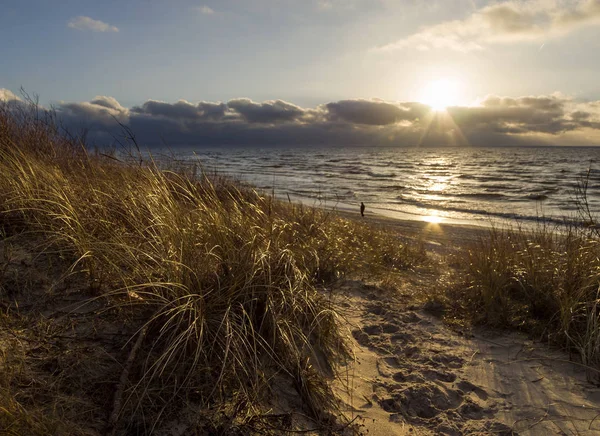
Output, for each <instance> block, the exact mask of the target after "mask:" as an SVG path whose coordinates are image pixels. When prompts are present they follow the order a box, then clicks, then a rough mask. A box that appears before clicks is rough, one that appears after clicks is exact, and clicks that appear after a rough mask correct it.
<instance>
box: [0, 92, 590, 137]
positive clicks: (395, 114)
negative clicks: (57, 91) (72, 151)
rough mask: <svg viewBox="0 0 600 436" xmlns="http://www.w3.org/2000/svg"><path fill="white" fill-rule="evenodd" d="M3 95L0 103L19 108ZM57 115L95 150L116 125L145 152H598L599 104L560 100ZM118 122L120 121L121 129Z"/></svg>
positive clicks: (116, 133) (186, 107)
mask: <svg viewBox="0 0 600 436" xmlns="http://www.w3.org/2000/svg"><path fill="white" fill-rule="evenodd" d="M14 98H16V96H15V95H14V94H13V93H12V92H11V91H9V90H7V89H0V100H4V103H5V104H6V105H7V106H10V104H12V103H14V104H13V107H15V108H17V107H19V106H18V105H17V103H21V102H20V101H17V100H14ZM55 110H56V114H57V116H58V117H59V119H60V120H61V122H62V125H64V126H65V127H67V128H68V129H69V130H71V131H72V132H73V133H77V132H80V131H82V130H85V131H86V132H87V137H88V139H91V140H92V141H96V144H97V145H103V144H105V145H108V144H110V143H111V141H113V140H114V139H112V138H119V137H120V136H121V135H122V133H121V127H120V126H119V124H118V122H120V123H123V124H125V125H127V126H129V127H130V128H131V129H132V131H133V132H134V133H135V134H136V136H137V139H138V141H139V143H140V144H142V145H145V146H154V145H158V146H160V145H163V144H164V143H167V144H170V145H172V146H202V145H211V146H219V145H223V146H225V145H236V146H244V145H259V146H267V145H329V146H347V145H385V146H415V145H421V146H428V145H432V146H443V145H456V144H463V145H464V144H471V145H476V146H488V145H543V144H554V145H569V144H578V145H586V144H587V145H600V101H592V102H578V101H575V100H572V99H570V98H569V97H566V96H564V95H559V94H555V95H540V96H522V97H514V98H513V97H503V96H494V95H491V96H487V97H485V98H484V99H482V100H481V101H480V102H479V104H478V105H477V106H462V107H461V106H457V107H451V108H448V110H447V113H443V112H434V111H432V110H431V108H429V107H428V106H427V105H424V104H422V103H416V102H393V101H385V100H380V99H348V100H340V101H334V102H329V103H326V104H323V105H320V106H318V107H316V108H304V107H301V106H298V105H295V104H293V103H290V102H286V101H283V100H268V101H263V102H256V101H253V100H250V99H248V98H237V99H232V100H229V101H228V102H208V101H200V102H198V103H192V102H189V101H186V100H179V101H176V102H173V103H170V102H162V101H157V100H147V101H146V102H144V103H143V104H141V105H139V106H134V107H132V108H130V109H129V108H126V107H123V106H122V105H121V104H120V103H119V102H118V101H117V100H116V99H115V98H113V97H108V96H96V97H94V98H93V99H91V100H90V101H87V102H59V103H58V104H57V105H56V106H55ZM117 121H118V122H117Z"/></svg>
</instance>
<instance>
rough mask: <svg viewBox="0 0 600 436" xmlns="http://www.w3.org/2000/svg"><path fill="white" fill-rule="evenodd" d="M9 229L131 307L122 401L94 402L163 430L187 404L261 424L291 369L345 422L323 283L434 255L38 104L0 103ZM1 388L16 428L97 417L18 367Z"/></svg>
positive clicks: (115, 393) (2, 420) (320, 404)
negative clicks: (33, 390) (116, 139)
mask: <svg viewBox="0 0 600 436" xmlns="http://www.w3.org/2000/svg"><path fill="white" fill-rule="evenodd" d="M161 168H163V167H162V166H161ZM0 224H1V225H2V231H3V235H4V236H3V239H4V241H5V242H6V241H8V240H9V239H10V238H12V237H13V236H14V235H15V234H20V235H23V234H30V235H32V237H35V238H37V241H38V244H37V245H36V246H37V247H39V250H40V252H51V253H53V254H55V255H57V256H59V257H60V258H61V259H65V260H66V264H65V265H66V266H65V267H63V269H64V271H60V277H63V278H66V277H70V276H72V275H75V274H77V275H78V276H82V277H84V282H85V284H86V285H85V286H86V287H87V289H88V291H89V292H90V297H89V298H90V301H94V300H97V299H104V300H106V301H108V302H109V305H110V306H111V307H113V308H115V310H118V311H119V313H120V314H121V320H120V322H122V323H123V324H124V325H125V326H126V327H125V328H124V329H125V330H126V331H128V332H130V338H129V340H128V341H126V342H125V343H124V350H126V356H124V357H126V358H124V357H123V358H122V359H121V361H120V362H119V367H120V368H121V370H120V377H117V379H118V381H116V382H115V383H114V386H113V387H112V388H111V389H110V390H109V392H110V394H111V398H102V399H101V400H100V403H101V404H102V405H101V406H98V404H96V405H97V406H98V407H105V408H106V405H107V404H110V410H104V411H103V412H101V413H105V414H106V417H107V418H106V425H105V427H104V429H102V430H103V431H105V432H108V433H111V432H115V431H117V430H118V429H121V430H123V429H124V428H127V427H128V426H129V427H130V428H131V426H132V425H134V424H133V423H135V425H136V426H138V427H139V426H140V425H142V427H143V428H144V431H145V432H149V431H152V430H153V429H156V426H157V425H159V423H160V421H161V420H163V419H166V418H172V417H173V416H176V415H177V413H178V411H180V410H182V409H183V408H184V407H189V406H190V404H191V405H195V407H196V408H197V411H203V413H204V412H207V411H208V412H210V411H211V410H212V411H215V413H213V414H212V416H211V418H209V421H210V420H211V419H212V420H217V418H218V416H221V417H222V416H225V415H227V416H228V418H227V420H226V421H228V422H229V424H228V425H233V424H232V423H233V421H234V420H235V419H237V421H236V422H239V421H240V420H242V421H243V420H246V422H250V420H252V419H254V418H253V417H256V416H257V415H259V414H260V413H262V412H264V410H265V407H266V405H267V404H268V399H269V396H270V393H271V392H272V390H273V389H274V386H273V380H275V379H279V378H281V377H283V378H284V379H286V380H288V381H289V382H290V383H291V385H292V386H294V388H295V389H296V391H297V393H298V395H299V396H300V398H301V400H302V402H303V404H304V408H305V411H306V414H307V415H309V416H310V418H311V419H313V420H314V422H316V423H317V424H318V425H321V426H323V425H328V426H329V429H330V430H331V431H335V428H336V427H335V425H343V422H338V423H337V424H335V419H333V417H334V416H335V410H336V401H335V397H334V396H333V395H332V393H331V391H330V389H329V387H328V384H327V378H328V377H330V376H332V375H333V374H334V373H335V371H336V368H337V365H338V364H340V363H343V362H344V360H345V359H347V358H348V357H349V356H350V354H349V350H348V348H347V345H346V342H345V339H344V333H343V331H342V329H341V327H340V325H341V319H340V316H339V315H338V313H336V311H335V309H334V308H333V306H332V304H331V303H330V301H329V300H328V298H327V293H325V292H323V291H321V290H320V287H323V286H327V285H328V284H330V283H332V282H333V281H334V280H336V279H337V278H338V277H340V276H341V275H344V274H348V273H352V272H353V271H358V270H361V269H368V270H369V271H374V270H377V269H380V270H382V271H390V270H393V269H404V268H409V267H410V266H411V265H413V264H414V263H416V262H420V261H421V260H422V257H423V253H422V252H421V251H420V250H418V249H414V248H411V247H409V246H405V245H403V244H401V243H400V242H399V241H398V240H397V239H396V238H393V237H390V235H388V234H386V233H384V232H382V231H378V230H376V229H373V228H369V227H367V226H365V225H362V224H359V223H355V222H350V221H347V220H343V219H340V218H338V217H336V216H334V215H332V214H331V213H329V212H327V211H323V210H317V209H313V208H306V207H302V206H299V205H293V204H286V203H282V202H279V201H276V200H275V199H273V198H272V197H270V196H268V195H264V194H262V193H258V192H256V191H254V190H252V189H250V188H247V187H244V186H242V185H240V184H236V183H232V182H230V181H228V180H224V179H214V178H210V177H206V176H202V177H200V178H198V179H192V178H190V177H189V176H188V175H186V174H185V172H183V171H169V170H164V169H159V168H158V166H157V165H155V164H154V163H153V162H152V161H151V160H149V161H146V162H143V163H136V164H125V163H123V162H120V161H119V160H118V159H117V158H115V156H105V155H102V154H99V153H90V152H88V151H87V150H86V148H85V146H84V144H83V142H82V139H81V138H77V137H72V136H70V135H67V134H65V133H64V132H61V130H60V128H59V127H58V126H57V124H56V122H55V120H54V119H53V118H52V117H51V116H49V114H47V113H43V114H42V116H40V114H39V112H35V111H34V110H33V109H32V108H31V107H29V109H27V110H25V109H23V110H20V111H18V110H17V111H15V110H14V108H12V109H11V108H9V107H7V106H5V107H3V108H2V110H0ZM4 246H5V247H6V246H7V245H6V244H5V245H4ZM6 259H7V257H6V256H5V265H7V264H8V263H10V261H9V260H6ZM0 279H2V278H1V277H0ZM53 287H54V288H57V286H56V284H54V285H53ZM18 291H19V292H25V291H24V290H18ZM2 298H3V299H4V300H5V304H7V305H8V306H10V304H11V301H10V298H9V297H8V296H7V295H6V294H5V295H3V297H2ZM84 303H85V302H84ZM25 328H26V327H25ZM5 353H6V351H5ZM3 362H4V365H5V367H6V368H9V367H13V368H14V367H15V365H12V366H11V362H10V359H4V361H3ZM19 365H24V366H27V365H28V363H27V359H26V357H23V359H21V361H20V363H19ZM9 373H10V371H8V369H7V370H6V371H5V375H6V374H9ZM56 389H57V392H56V397H58V396H60V395H62V394H61V393H60V388H59V387H57V388H56ZM0 393H1V395H0V415H1V416H0V425H2V426H3V428H4V429H5V430H6V429H9V428H11V426H12V425H15V426H16V425H17V424H16V423H17V422H18V423H19V425H20V427H15V428H18V431H17V433H15V434H18V433H19V432H21V433H23V432H24V433H31V434H36V433H38V434H42V433H45V432H46V427H44V426H54V427H52V428H54V430H53V431H51V432H53V433H61V430H60V425H67V424H69V425H70V424H72V426H71V427H69V428H71V430H72V431H75V430H74V429H78V428H80V427H79V425H83V424H84V423H82V422H77V416H75V415H73V414H71V415H69V416H70V418H68V419H71V420H73V422H71V423H66V422H65V421H64V420H65V419H67V418H65V417H64V416H66V415H65V414H61V413H59V412H60V410H58V409H57V408H56V404H57V403H56V401H52V400H46V401H45V402H43V403H42V404H41V405H38V406H36V408H35V410H34V409H32V408H31V407H29V406H28V404H29V405H30V403H26V402H20V401H19V389H18V383H16V378H14V377H13V378H10V377H9V376H8V375H6V380H4V381H0ZM96 403H98V401H97V402H96ZM28 407H29V409H28ZM61 410H62V409H61ZM224 410H227V411H228V412H227V413H225V412H223V411H224ZM216 411H218V413H217V412H216ZM208 412H207V413H208ZM208 415H210V413H208ZM208 415H207V416H208ZM217 415H218V416H217ZM61 420H62V421H61ZM140 423H141V424H140ZM214 425H217V424H214ZM219 425H220V424H219ZM38 427H39V428H41V430H39V431H37V430H36V429H37V428H38Z"/></svg>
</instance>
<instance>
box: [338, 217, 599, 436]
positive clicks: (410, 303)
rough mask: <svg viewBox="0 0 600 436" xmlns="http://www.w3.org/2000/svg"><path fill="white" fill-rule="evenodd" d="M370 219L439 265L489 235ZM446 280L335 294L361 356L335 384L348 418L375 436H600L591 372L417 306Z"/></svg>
mask: <svg viewBox="0 0 600 436" xmlns="http://www.w3.org/2000/svg"><path fill="white" fill-rule="evenodd" d="M349 217H352V216H351V215H349ZM369 219H370V220H371V221H372V222H374V223H377V224H378V225H383V226H386V227H387V228H389V229H390V231H396V232H398V235H402V236H399V237H402V238H413V240H414V241H415V243H416V242H417V241H421V242H422V243H423V244H425V246H426V248H427V250H428V252H429V255H430V256H433V257H437V258H438V259H442V260H443V259H445V258H446V257H447V256H448V255H449V254H450V253H452V252H454V251H457V250H461V249H464V248H465V247H468V246H469V244H470V243H471V242H473V241H475V240H476V239H477V238H478V237H480V236H482V235H483V234H485V232H487V229H485V228H480V227H469V226H456V225H436V226H432V225H430V224H428V223H422V222H415V221H399V220H391V219H388V218H385V217H377V216H370V217H369ZM440 273H441V274H443V271H442V272H440V271H439V270H437V271H416V272H413V273H412V274H409V275H407V276H406V280H404V282H403V284H402V286H400V287H399V289H398V290H397V292H396V293H394V294H390V292H389V290H388V289H383V287H382V286H380V285H378V284H377V283H369V282H368V280H366V281H363V280H356V281H351V280H348V281H345V282H343V283H341V284H340V285H339V289H338V292H336V295H337V296H338V297H337V304H338V305H339V306H340V308H341V311H342V312H343V313H345V315H346V316H347V320H348V330H349V332H350V334H351V337H352V339H351V340H352V343H353V346H354V353H355V356H356V359H355V361H354V363H353V364H352V365H350V366H349V367H347V368H346V371H345V372H344V374H345V376H346V377H345V380H344V383H342V382H338V383H337V384H336V389H337V392H338V394H339V395H340V397H341V398H343V401H344V413H345V414H346V415H347V416H348V417H349V418H350V419H354V420H355V422H359V423H360V426H361V427H362V429H363V431H364V432H365V433H366V434H369V435H382V436H383V435H385V436H388V435H392V434H394V435H403V434H425V435H427V434H431V435H434V434H435V435H438V434H439V435H462V434H499V435H513V434H520V435H553V434H556V435H565V434H579V435H595V434H600V420H598V419H597V418H598V416H600V389H598V387H597V386H595V385H593V384H592V383H590V382H589V381H588V378H587V377H586V376H588V375H589V374H586V371H588V372H589V371H594V370H593V369H590V368H586V367H584V366H583V365H581V364H580V363H577V360H576V359H573V360H572V358H573V356H570V355H569V354H568V353H565V352H562V351H560V350H557V349H556V348H553V347H550V346H549V345H547V344H544V343H541V342H537V341H535V340H533V339H532V338H530V337H528V336H527V335H525V334H521V333H518V332H514V331H513V332H510V331H509V332H507V331H499V330H493V329H490V328H473V329H469V330H460V329H450V328H449V327H447V326H446V325H444V324H443V323H442V321H441V320H440V319H439V318H438V317H436V316H434V315H433V314H432V313H431V312H435V307H429V306H428V305H427V304H425V305H423V304H421V303H419V302H416V301H415V295H418V294H419V293H421V292H425V293H426V292H427V288H428V287H432V286H437V285H438V283H439V280H440V277H439V274H440ZM426 309H434V310H426Z"/></svg>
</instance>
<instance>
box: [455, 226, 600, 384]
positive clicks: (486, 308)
mask: <svg viewBox="0 0 600 436" xmlns="http://www.w3.org/2000/svg"><path fill="white" fill-rule="evenodd" d="M459 263H462V268H461V269H460V274H462V275H461V278H460V279H459V280H458V283H455V284H453V285H451V286H449V287H447V288H446V289H445V297H444V299H445V300H446V303H447V304H448V305H449V306H450V309H451V310H450V313H449V314H447V317H448V319H452V318H453V317H454V318H455V320H456V319H468V320H470V321H471V322H473V323H475V324H488V325H492V326H495V327H500V328H516V329H520V330H523V331H527V332H530V333H533V334H536V335H538V336H539V337H541V338H542V339H545V340H549V341H550V342H553V343H555V344H558V345H560V346H563V347H564V348H565V349H567V350H569V351H576V353H577V354H578V355H579V357H580V358H581V361H582V363H583V364H584V365H586V366H589V367H590V368H591V372H590V374H589V375H590V376H594V378H596V376H597V374H598V373H597V372H596V370H600V328H599V327H600V319H599V317H600V311H598V302H599V301H600V300H599V297H600V295H599V293H598V292H599V286H600V241H599V240H598V239H597V238H596V237H595V236H594V234H592V233H590V232H588V231H586V230H585V229H583V228H580V227H575V226H569V225H565V226H559V227H549V226H546V225H544V224H540V225H538V226H537V227H536V228H534V229H525V228H516V229H497V228H494V229H491V230H490V232H489V234H488V236H487V237H484V238H481V239H480V241H479V242H478V243H477V244H476V245H475V246H474V247H471V248H470V249H468V250H466V251H465V253H464V256H463V258H462V261H461V262H459Z"/></svg>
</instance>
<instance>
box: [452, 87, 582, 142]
mask: <svg viewBox="0 0 600 436" xmlns="http://www.w3.org/2000/svg"><path fill="white" fill-rule="evenodd" d="M567 103H568V101H567V100H565V99H560V98H557V97H545V96H543V97H520V98H506V97H496V96H490V97H488V98H486V99H485V100H484V101H483V102H482V103H481V105H480V106H477V107H454V108H450V109H449V112H450V114H451V115H452V118H453V119H454V120H455V122H456V124H457V125H458V126H459V127H460V128H461V129H462V130H463V131H464V132H466V133H469V132H472V131H474V130H480V131H481V130H484V131H485V130H487V131H491V132H496V133H506V134H527V133H547V134H553V135H554V134H559V133H562V132H566V131H570V130H574V129H577V128H580V127H582V126H580V125H579V124H578V123H577V122H576V121H574V120H573V119H572V118H571V119H569V118H567V111H566V108H565V107H566V105H567Z"/></svg>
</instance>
